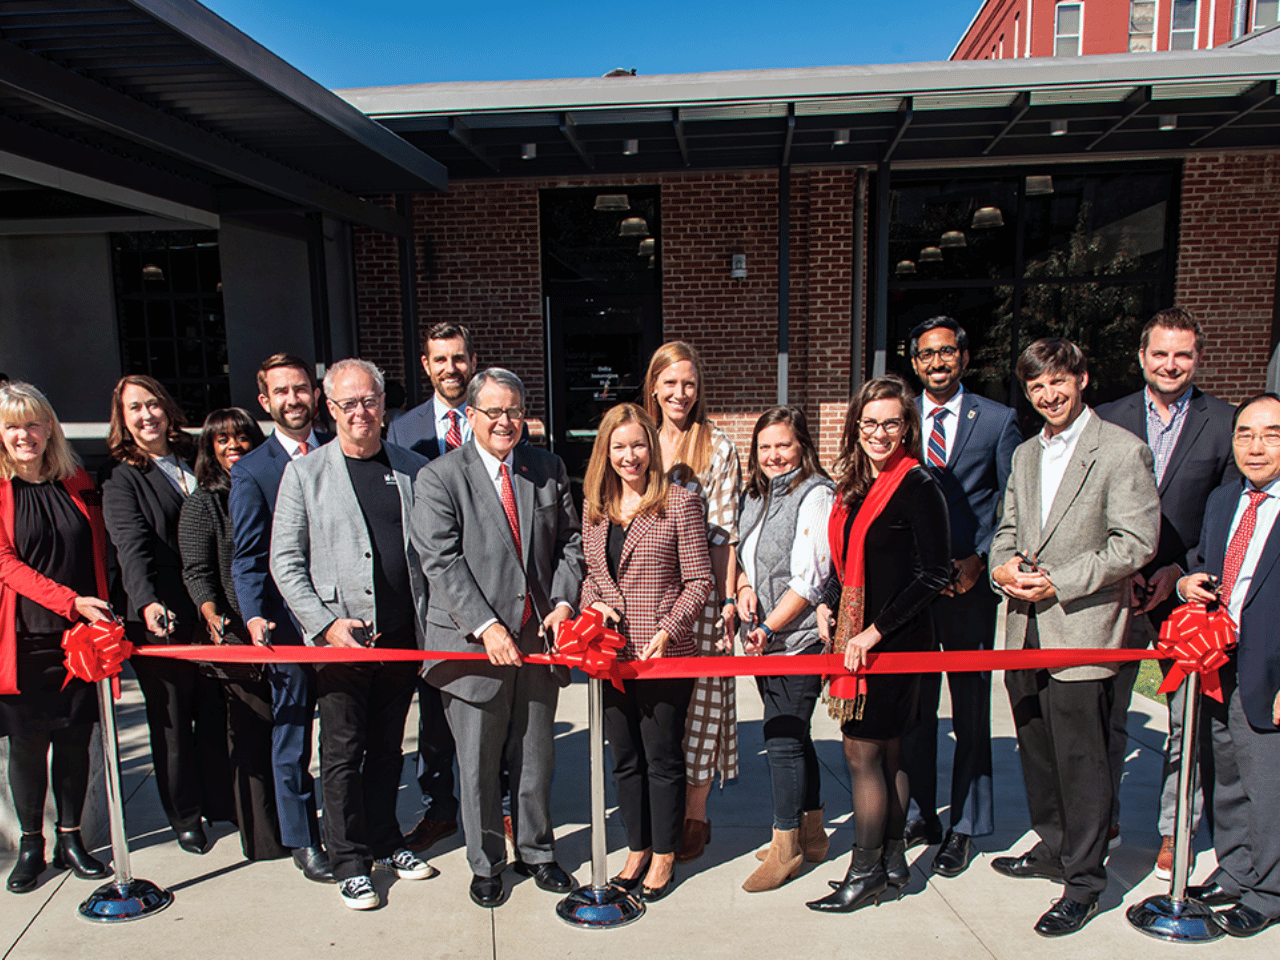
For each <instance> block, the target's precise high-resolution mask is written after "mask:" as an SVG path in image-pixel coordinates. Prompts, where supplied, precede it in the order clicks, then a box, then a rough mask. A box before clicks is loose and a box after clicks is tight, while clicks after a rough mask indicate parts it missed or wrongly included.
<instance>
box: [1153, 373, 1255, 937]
mask: <svg viewBox="0 0 1280 960" xmlns="http://www.w3.org/2000/svg"><path fill="white" fill-rule="evenodd" d="M1232 446H1233V448H1234V451H1235V464H1236V467H1237V468H1238V469H1239V471H1240V473H1241V474H1243V475H1244V482H1243V483H1242V482H1240V481H1234V482H1230V483H1226V484H1224V485H1223V486H1221V487H1219V488H1218V489H1217V490H1215V491H1214V492H1213V493H1212V494H1211V495H1210V497H1209V502H1208V503H1207V504H1206V505H1205V511H1204V524H1203V526H1202V527H1201V528H1200V538H1199V544H1198V546H1197V548H1196V550H1195V551H1194V553H1193V555H1192V558H1191V571H1192V572H1191V573H1190V574H1188V575H1187V576H1185V577H1183V578H1182V579H1180V580H1179V581H1178V585H1177V586H1178V594H1179V596H1181V597H1184V598H1185V599H1187V600H1198V601H1200V602H1202V603H1210V602H1214V601H1219V602H1221V603H1225V604H1226V605H1227V611H1228V612H1229V613H1230V614H1231V619H1232V620H1234V621H1235V622H1236V623H1237V624H1238V625H1239V628H1240V636H1239V645H1238V646H1237V647H1236V648H1235V650H1234V651H1233V652H1232V654H1231V662H1230V663H1229V664H1228V665H1227V666H1226V667H1223V668H1222V669H1221V670H1220V671H1219V674H1218V675H1219V677H1220V678H1221V680H1222V693H1223V701H1224V702H1223V703H1219V702H1218V701H1217V700H1214V699H1213V698H1211V697H1208V696H1206V697H1203V698H1202V699H1201V704H1202V706H1203V708H1204V711H1205V717H1206V719H1207V720H1208V722H1209V731H1210V736H1211V738H1212V741H1213V762H1214V769H1215V778H1216V785H1215V789H1214V796H1213V824H1214V831H1213V845H1214V849H1215V851H1216V852H1217V855H1218V869H1217V870H1215V871H1214V873H1213V874H1212V875H1211V876H1210V877H1209V881H1208V882H1207V883H1205V884H1202V885H1200V886H1195V887H1188V888H1187V895H1188V896H1189V897H1194V898H1195V899H1198V900H1200V901H1202V902H1203V903H1206V904H1209V905H1210V906H1224V905H1225V906H1226V907H1227V909H1225V910H1222V911H1219V912H1218V913H1217V914H1216V919H1217V921H1218V924H1219V925H1220V926H1221V927H1222V928H1223V929H1224V930H1225V931H1226V932H1227V933H1229V934H1231V935H1232V936H1236V937H1251V936H1253V935H1254V934H1256V933H1260V932H1262V930H1264V929H1266V928H1267V927H1268V926H1270V925H1272V924H1274V923H1276V922H1277V921H1278V920H1280V830H1277V829H1276V822H1277V820H1280V777H1277V776H1276V770H1277V769H1280V634H1277V632H1276V622H1277V621H1278V620H1280V562H1278V561H1280V531H1278V530H1277V529H1276V517H1277V516H1278V515H1280V396H1276V395H1275V394H1274V393H1264V394H1259V395H1258V396H1256V397H1253V398H1251V399H1249V400H1246V401H1245V402H1244V403H1242V404H1241V405H1240V406H1239V408H1238V409H1237V410H1236V414H1235V420H1234V423H1233V424H1232ZM1211 577H1220V578H1221V579H1220V583H1218V584H1215V583H1214V582H1213V580H1212V579H1211Z"/></svg>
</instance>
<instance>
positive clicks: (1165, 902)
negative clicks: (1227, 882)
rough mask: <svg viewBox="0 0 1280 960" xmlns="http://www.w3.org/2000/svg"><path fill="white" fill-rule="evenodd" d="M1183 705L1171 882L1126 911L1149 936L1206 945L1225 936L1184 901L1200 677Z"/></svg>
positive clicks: (1204, 912) (1193, 903)
mask: <svg viewBox="0 0 1280 960" xmlns="http://www.w3.org/2000/svg"><path fill="white" fill-rule="evenodd" d="M1183 683H1184V684H1185V686H1184V688H1183V694H1184V700H1183V703H1182V760H1181V763H1180V765H1179V767H1178V811H1177V820H1176V821H1175V825H1174V833H1173V879H1172V880H1171V881H1170V883H1169V892H1168V893H1167V894H1160V895H1158V896H1154V897H1147V899H1145V900H1143V901H1142V902H1141V903H1135V904H1134V905H1133V906H1132V907H1130V908H1129V910H1128V913H1127V914H1126V916H1127V917H1128V919H1129V922H1130V923H1131V924H1133V925H1134V926H1135V927H1137V928H1138V929H1139V930H1140V931H1142V932H1143V933H1145V934H1146V935H1147V936H1149V937H1155V938H1156V939H1157V940H1167V941H1170V942H1172V943H1204V942H1206V941H1209V940H1216V939H1218V938H1219V937H1221V936H1222V935H1223V929H1222V928H1221V927H1220V926H1218V924H1217V922H1216V921H1215V920H1214V919H1213V911H1212V910H1211V909H1209V908H1208V907H1207V906H1205V905H1204V904H1203V903H1201V902H1200V901H1198V900H1189V899H1187V881H1188V880H1189V879H1190V878H1191V811H1192V809H1193V804H1192V794H1193V793H1194V791H1195V782H1196V781H1195V770H1196V762H1197V759H1198V758H1197V756H1196V748H1197V746H1198V745H1199V741H1200V738H1199V736H1198V734H1199V726H1200V674H1198V673H1196V672H1194V671H1192V672H1191V673H1188V674H1187V677H1186V679H1185V680H1183Z"/></svg>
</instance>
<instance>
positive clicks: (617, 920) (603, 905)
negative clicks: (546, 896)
mask: <svg viewBox="0 0 1280 960" xmlns="http://www.w3.org/2000/svg"><path fill="white" fill-rule="evenodd" d="M587 723H588V730H587V736H588V738H589V741H590V744H591V883H590V884H589V885H588V886H585V887H579V888H578V889H577V890H575V891H573V893H571V894H569V895H568V896H567V897H565V898H564V899H563V900H561V901H560V903H559V904H557V905H556V915H557V916H558V917H560V919H561V920H563V921H564V922H565V923H568V924H571V925H573V926H575V927H583V928H585V929H588V930H604V929H608V928H610V927H621V926H625V925H626V924H628V923H631V922H632V921H634V920H638V919H640V917H641V916H643V914H644V904H643V903H641V902H640V901H639V900H638V899H636V898H635V897H634V896H632V895H631V894H629V893H627V892H626V891H625V890H621V889H619V888H618V887H614V886H610V884H609V863H608V852H609V847H608V841H607V838H606V836H605V827H604V813H605V811H604V688H603V681H601V680H599V679H597V678H596V677H592V678H590V679H589V680H588V681H587Z"/></svg>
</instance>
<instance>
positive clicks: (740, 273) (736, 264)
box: [729, 253, 747, 280]
mask: <svg viewBox="0 0 1280 960" xmlns="http://www.w3.org/2000/svg"><path fill="white" fill-rule="evenodd" d="M729 276H731V277H732V278H733V279H734V280H745V279H746V277H747V255H746V254H745V253H735V254H733V256H732V257H731V258H730V260H729Z"/></svg>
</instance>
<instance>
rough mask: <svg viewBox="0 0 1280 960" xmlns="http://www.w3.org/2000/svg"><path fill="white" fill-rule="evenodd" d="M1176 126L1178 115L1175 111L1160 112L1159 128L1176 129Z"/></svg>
mask: <svg viewBox="0 0 1280 960" xmlns="http://www.w3.org/2000/svg"><path fill="white" fill-rule="evenodd" d="M1177 128H1178V115H1177V114H1176V113H1162V114H1160V129H1161V130H1176V129H1177Z"/></svg>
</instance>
